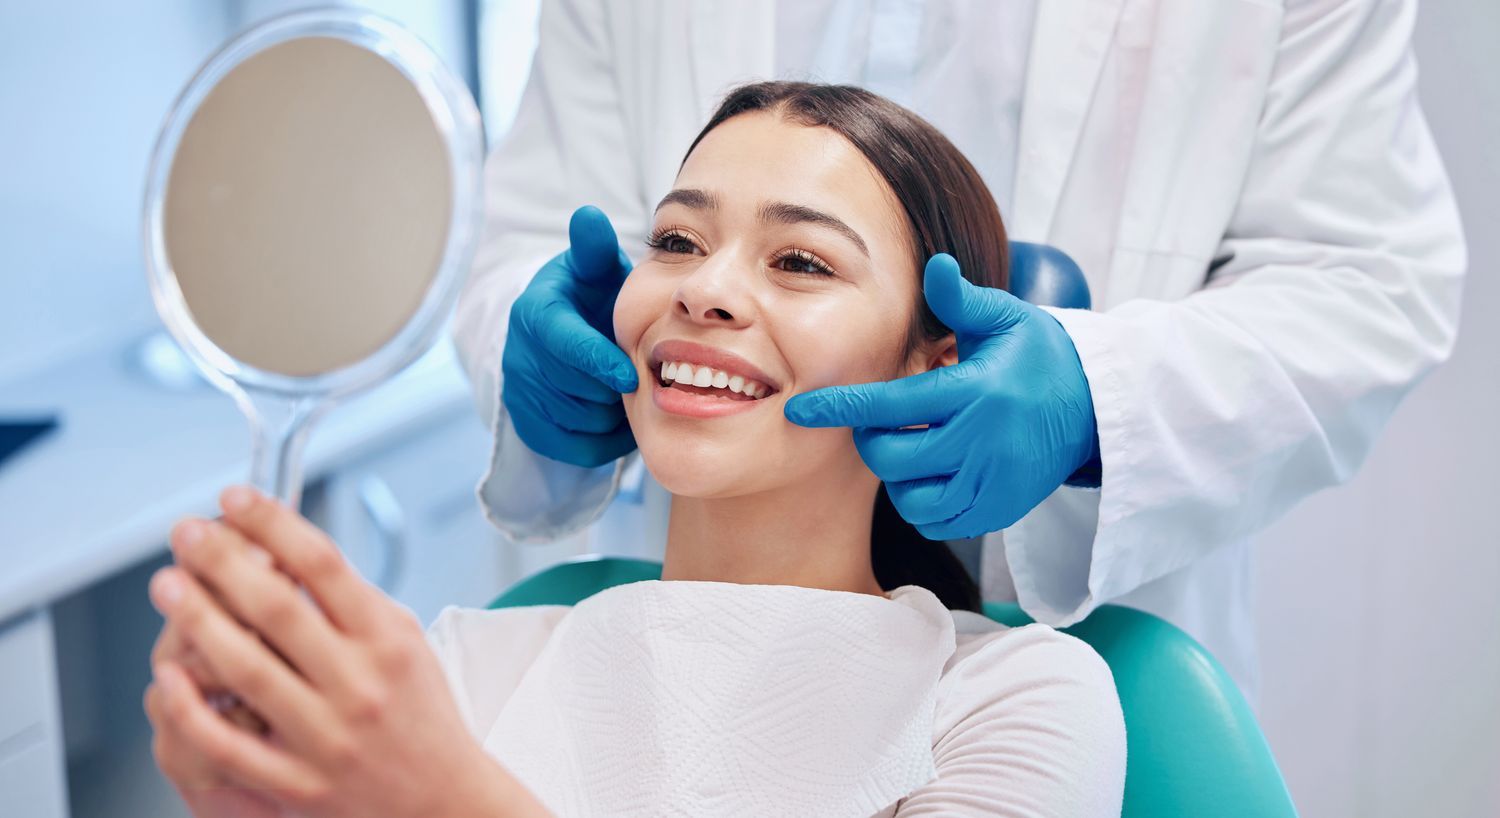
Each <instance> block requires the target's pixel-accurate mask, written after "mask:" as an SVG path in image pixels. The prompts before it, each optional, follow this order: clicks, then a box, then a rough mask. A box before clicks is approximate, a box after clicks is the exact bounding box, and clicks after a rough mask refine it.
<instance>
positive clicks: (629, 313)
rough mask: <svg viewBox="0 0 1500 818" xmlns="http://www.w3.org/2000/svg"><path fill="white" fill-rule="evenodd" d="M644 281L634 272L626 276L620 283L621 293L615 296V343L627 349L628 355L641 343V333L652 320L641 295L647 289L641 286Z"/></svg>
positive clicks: (633, 352) (632, 354)
mask: <svg viewBox="0 0 1500 818" xmlns="http://www.w3.org/2000/svg"><path fill="white" fill-rule="evenodd" d="M642 283H643V281H642V279H641V278H640V277H638V276H636V275H634V274H632V275H628V276H626V277H625V283H624V284H622V285H620V294H619V295H618V296H616V298H615V313H614V316H613V320H614V329H615V343H616V344H617V345H619V347H620V349H623V350H625V354H626V355H630V356H632V357H634V355H635V352H636V347H637V346H639V345H640V342H641V333H642V332H644V331H645V327H646V324H647V322H648V321H649V320H650V319H649V317H648V316H647V315H646V310H644V309H642V307H643V304H642V303H641V302H642V300H643V299H642V297H641V296H642V294H643V293H642V290H643V289H645V288H644V287H643V286H641V285H642Z"/></svg>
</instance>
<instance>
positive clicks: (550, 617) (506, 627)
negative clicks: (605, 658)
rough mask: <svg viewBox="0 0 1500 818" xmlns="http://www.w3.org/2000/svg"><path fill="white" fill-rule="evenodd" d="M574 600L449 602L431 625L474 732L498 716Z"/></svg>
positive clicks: (479, 733) (433, 642) (429, 631)
mask: <svg viewBox="0 0 1500 818" xmlns="http://www.w3.org/2000/svg"><path fill="white" fill-rule="evenodd" d="M571 610H573V608H572V606H570V605H527V606H522V607H516V608H495V609H483V608H460V607H456V606H452V605H450V606H448V607H447V608H444V609H443V611H442V612H441V613H439V614H438V617H437V619H436V620H434V621H433V623H432V625H431V627H429V628H428V629H427V642H428V644H429V645H431V646H432V650H433V652H434V653H435V654H437V658H438V663H439V664H441V665H442V667H443V672H444V673H445V674H446V675H447V677H448V686H449V689H451V690H452V691H453V696H454V698H455V699H457V700H458V705H459V709H460V711H462V713H463V715H464V719H465V720H466V721H467V722H468V724H469V728H470V731H471V732H472V733H474V734H475V735H476V737H480V738H482V737H483V736H482V732H483V731H484V730H487V729H488V727H489V725H490V724H492V723H493V722H494V720H495V717H496V716H498V715H499V713H500V710H501V708H503V707H504V706H505V702H506V700H508V699H509V698H510V694H511V693H512V692H513V691H514V690H515V688H516V686H517V685H519V684H520V683H521V677H523V676H525V675H526V671H527V670H528V669H530V667H531V665H532V663H533V662H534V661H536V657H537V656H538V655H539V654H540V653H541V652H542V648H544V647H546V645H547V641H548V640H549V639H551V638H552V634H553V632H554V631H555V630H556V629H557V623H558V622H560V621H562V618H563V617H564V616H566V615H567V613H568V612H569V611H571Z"/></svg>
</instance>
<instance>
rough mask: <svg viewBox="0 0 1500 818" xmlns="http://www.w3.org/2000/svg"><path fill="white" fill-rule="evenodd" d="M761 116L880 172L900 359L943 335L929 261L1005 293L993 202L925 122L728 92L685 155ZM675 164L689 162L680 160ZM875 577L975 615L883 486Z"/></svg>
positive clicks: (873, 108) (972, 594) (877, 105)
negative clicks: (901, 249)
mask: <svg viewBox="0 0 1500 818" xmlns="http://www.w3.org/2000/svg"><path fill="white" fill-rule="evenodd" d="M752 111H766V112H769V113H773V114H776V115H779V116H781V117H783V118H785V119H786V120H787V121H789V122H794V123H796V124H798V125H805V126H807V127H810V128H828V129H829V130H831V131H833V132H835V133H837V134H839V135H840V136H842V137H844V139H846V140H848V141H849V143H850V144H851V145H853V146H854V147H855V148H856V149H857V150H858V151H859V152H860V153H862V154H864V156H865V158H866V159H868V160H869V162H870V164H871V165H873V166H874V167H875V170H876V171H877V172H878V173H879V174H880V176H881V178H883V179H884V180H885V182H886V184H887V185H889V186H890V188H891V190H892V192H894V193H895V195H896V199H897V200H898V201H899V202H901V206H902V207H903V208H905V210H906V221H907V226H908V228H909V229H910V231H911V235H910V239H911V242H910V244H911V246H912V251H913V257H912V264H913V265H914V267H915V269H916V271H917V275H916V277H915V278H914V280H913V286H914V288H915V290H916V294H917V298H916V310H915V314H914V315H913V316H912V322H911V331H910V333H909V334H908V341H907V352H908V353H910V352H912V351H915V350H916V349H917V347H918V345H919V344H921V343H922V342H923V341H924V340H937V339H940V338H943V337H944V336H946V335H948V334H949V332H950V331H949V329H948V328H947V327H945V326H943V323H942V322H941V321H939V320H938V318H937V316H936V315H933V314H932V310H930V309H928V307H927V300H926V299H925V298H924V297H923V296H922V271H923V269H924V267H925V266H926V264H927V260H928V259H929V258H931V257H932V256H933V255H934V254H936V253H948V254H950V255H952V256H953V257H954V258H955V259H956V260H957V261H958V265H959V269H960V270H962V271H963V275H964V277H965V278H967V279H968V280H969V281H971V282H973V283H975V284H978V285H981V286H985V287H996V288H999V289H1005V288H1006V286H1007V285H1008V284H1009V281H1010V246H1009V243H1008V241H1007V239H1006V235H1005V224H1004V222H1002V221H1001V219H1000V210H999V208H998V207H997V206H996V205H995V198H994V196H992V195H991V194H990V191H989V188H988V187H986V186H985V184H984V180H983V179H982V178H981V177H980V176H979V171H977V170H975V169H974V166H973V165H972V164H970V163H969V160H968V159H967V158H965V157H964V155H963V153H961V152H960V151H959V150H958V148H956V147H954V145H953V143H952V142H949V141H948V139H947V138H946V137H944V136H943V135H942V134H941V133H939V132H938V130H937V129H936V128H934V127H933V126H932V125H931V124H929V123H928V122H927V121H926V120H924V119H922V118H921V117H919V116H917V115H916V114H914V113H912V112H911V111H908V110H907V109H905V108H903V107H901V106H900V105H897V104H896V103H894V102H891V101H890V100H888V99H886V98H884V97H882V96H879V95H877V94H873V93H871V92H869V91H866V90H864V89H862V88H856V87H854V86H850V85H823V84H819V83H807V82H755V83H750V84H748V85H742V86H740V87H738V88H735V89H734V90H732V91H730V92H729V94H728V96H726V97H725V98H724V101H723V102H721V103H720V104H719V108H718V110H717V111H715V112H714V115H713V117H712V118H710V119H709V121H708V124H707V125H705V126H703V130H702V131H700V132H699V134H698V137H697V138H696V139H694V140H693V144H692V145H691V146H690V147H689V148H688V150H687V153H688V155H691V154H692V152H693V149H694V148H696V147H698V143H699V142H701V141H702V140H703V137H704V136H706V135H707V134H708V132H709V131H712V130H713V129H714V128H717V127H718V126H719V125H721V124H723V123H724V122H725V121H727V120H729V119H730V118H732V117H735V116H738V115H740V114H744V113H749V112H752ZM683 162H684V163H686V162H687V158H686V156H684V158H683ZM870 551H871V562H872V563H873V565H874V569H875V578H876V580H877V581H878V582H879V583H880V586H881V587H882V588H884V589H885V590H891V589H893V588H898V587H900V586H902V585H920V586H922V587H924V588H926V589H928V590H929V591H932V592H933V594H935V595H936V596H937V597H938V599H940V600H942V602H943V604H944V605H946V606H947V607H949V608H950V609H959V610H970V611H977V612H981V613H982V612H983V610H982V602H981V598H980V594H979V587H978V585H977V584H976V583H975V581H974V579H973V577H971V576H969V573H968V571H966V570H965V569H964V566H963V564H962V563H961V562H959V561H958V558H957V557H956V556H954V554H953V550H952V549H951V548H949V547H948V545H947V544H946V543H943V542H934V541H932V540H928V539H927V538H925V537H923V536H922V535H921V534H920V533H918V532H917V530H916V528H914V527H913V526H912V525H911V524H910V523H908V522H906V520H904V519H902V518H901V515H900V514H898V513H897V512H896V509H895V508H894V507H893V506H892V505H891V501H890V498H889V497H888V496H887V494H886V491H885V486H884V485H882V486H881V487H880V492H879V494H878V495H877V496H876V499H875V510H874V518H873V525H872V528H871V535H870Z"/></svg>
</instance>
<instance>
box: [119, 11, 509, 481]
mask: <svg viewBox="0 0 1500 818" xmlns="http://www.w3.org/2000/svg"><path fill="white" fill-rule="evenodd" d="M482 164H483V135H482V129H481V126H480V121H479V114H478V112H477V111H476V110H475V107H474V102H473V99H472V98H471V97H470V96H469V93H468V90H467V89H466V88H465V87H464V85H463V83H462V82H461V81H460V80H459V79H458V78H457V77H455V76H454V75H453V74H452V73H450V72H449V71H448V70H447V69H446V68H445V67H444V66H443V64H442V62H441V61H440V60H439V58H438V57H437V55H436V54H434V53H433V52H432V51H431V49H429V48H428V47H427V46H426V45H425V44H423V43H422V42H421V41H420V40H419V39H417V38H416V37H415V36H414V35H412V34H410V33H409V32H407V31H405V30H404V29H402V28H401V27H400V26H398V25H397V24H395V23H393V22H391V21H389V20H386V19H384V18H382V17H379V16H376V15H373V14H370V13H368V12H363V11H358V10H349V9H329V10H316V11H307V12H297V13H293V14H289V15H286V16H282V17H278V18H275V19H273V20H270V21H268V22H266V23H263V24H261V25H260V26H257V27H256V28H253V29H251V30H249V31H248V32H246V33H244V34H242V35H240V36H239V37H237V38H235V39H234V40H232V41H231V42H230V43H229V44H228V45H226V46H224V48H222V49H221V50H220V51H219V52H218V53H217V54H215V55H214V56H213V57H212V58H211V59H210V60H209V61H208V63H207V64H205V65H204V66H203V68H202V69H200V70H199V72H198V74H197V75H196V76H195V77H193V79H192V81H191V82H190V83H189V84H188V86H187V88H186V89H185V90H184V91H183V92H182V95H181V96H180V97H179V98H178V100H177V102H176V104H175V105H174V106H173V109H172V112H171V114H170V115H169V116H168V117H167V120H166V123H165V124H164V125H163V128H162V133H161V136H160V138H159V140H158V142H157V144H156V149H155V153H154V154H153V156H152V160H151V168H150V172H149V177H148V179H147V184H146V200H145V213H144V221H145V224H144V227H145V247H146V257H147V271H148V276H149V278H150V282H151V294H152V298H153V300H154V301H155V304H156V309H157V312H158V313H160V314H161V317H162V320H163V322H164V323H165V324H166V326H167V329H168V331H169V332H170V333H171V335H172V337H173V338H174V339H175V340H176V341H177V343H178V344H179V345H180V346H181V347H182V348H183V349H184V350H185V351H186V352H187V354H188V356H189V357H190V358H191V359H192V360H193V361H194V363H196V364H197V366H198V367H199V368H200V369H202V370H203V371H204V373H205V374H206V375H207V377H208V379H209V380H210V381H211V382H212V383H214V384H215V385H216V386H218V387H219V388H220V389H223V390H224V391H226V392H228V393H229V394H230V395H231V396H233V398H234V399H235V402H236V403H237V404H238V405H239V407H240V408H241V410H243V411H244V413H245V415H246V416H247V418H248V419H249V420H250V425H251V429H252V432H253V440H254V450H253V454H252V466H251V482H252V483H254V484H255V485H256V486H257V487H258V488H260V489H261V490H262V491H264V492H266V493H267V494H270V495H272V496H275V497H279V498H281V499H282V500H284V501H286V502H287V504H288V505H290V506H292V507H294V508H295V507H296V504H297V501H298V497H299V495H300V493H301V482H302V480H301V450H302V444H303V442H304V441H305V439H306V436H307V432H308V429H309V428H310V426H311V424H312V423H313V422H314V421H315V420H316V419H317V417H318V416H320V415H321V414H322V413H323V412H324V411H325V410H326V409H327V408H328V407H329V406H331V405H333V404H334V403H335V402H337V401H338V400H339V399H341V398H343V397H345V396H347V395H349V394H351V393H353V392H356V391H358V390H361V389H364V388H366V387H369V386H372V385H374V384H376V383H378V382H380V381H381V380H384V379H386V378H388V377H390V376H392V375H394V374H395V373H396V372H397V371H399V370H400V369H402V368H403V367H405V366H406V365H407V364H409V363H411V362H412V361H414V360H415V359H416V358H418V357H419V356H420V355H421V354H422V353H423V352H425V351H426V350H427V349H428V348H429V347H430V346H431V345H432V343H433V341H434V340H435V338H436V336H437V333H438V332H439V330H440V329H441V328H442V327H443V325H444V322H445V320H446V318H447V315H448V312H449V310H450V309H451V307H452V305H453V301H454V299H455V298H456V297H457V295H458V290H459V288H460V286H461V285H462V282H463V278H464V274H465V273H466V272H467V270H468V265H469V261H470V259H471V256H472V253H473V244H474V241H475V237H476V234H477V231H478V227H479V220H480V218H482V207H481V185H480V177H479V174H480V173H481V168H482Z"/></svg>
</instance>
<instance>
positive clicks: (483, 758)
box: [439, 749, 553, 818]
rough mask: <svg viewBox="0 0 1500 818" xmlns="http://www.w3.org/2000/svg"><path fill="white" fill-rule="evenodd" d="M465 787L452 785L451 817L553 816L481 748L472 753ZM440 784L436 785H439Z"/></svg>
mask: <svg viewBox="0 0 1500 818" xmlns="http://www.w3.org/2000/svg"><path fill="white" fill-rule="evenodd" d="M466 778H467V780H468V786H459V787H455V788H453V794H454V801H453V805H452V809H449V810H446V811H445V813H444V814H446V815H451V816H453V818H553V816H552V812H551V811H550V810H548V809H547V807H546V805H545V804H543V803H542V802H541V801H540V800H539V799H537V797H536V796H535V795H533V794H532V792H531V790H529V789H527V788H526V785H525V784H522V783H521V780H520V779H519V778H516V777H515V776H514V775H512V774H511V772H510V770H507V769H505V766H504V765H502V764H501V763H500V762H499V761H496V760H495V759H494V758H492V757H491V756H490V755H489V754H488V753H486V752H484V751H483V750H482V749H480V750H478V753H477V755H476V756H474V764H472V765H471V772H470V773H469V775H468V776H466ZM439 786H440V784H439Z"/></svg>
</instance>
